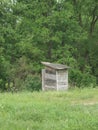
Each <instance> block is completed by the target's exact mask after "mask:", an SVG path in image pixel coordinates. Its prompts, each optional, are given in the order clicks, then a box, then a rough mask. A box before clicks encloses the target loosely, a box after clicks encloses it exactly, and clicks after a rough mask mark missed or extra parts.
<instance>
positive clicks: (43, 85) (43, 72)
mask: <svg viewBox="0 0 98 130" xmlns="http://www.w3.org/2000/svg"><path fill="white" fill-rule="evenodd" d="M42 90H43V91H44V90H45V69H42Z"/></svg>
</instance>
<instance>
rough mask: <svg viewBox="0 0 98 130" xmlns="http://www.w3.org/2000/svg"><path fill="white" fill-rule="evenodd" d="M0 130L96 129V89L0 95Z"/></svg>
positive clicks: (97, 126) (97, 103) (97, 111)
mask: <svg viewBox="0 0 98 130" xmlns="http://www.w3.org/2000/svg"><path fill="white" fill-rule="evenodd" d="M0 130H98V89H97V88H96V89H82V90H81V89H75V90H69V91H67V92H33V93H31V92H21V93H14V94H12V93H0Z"/></svg>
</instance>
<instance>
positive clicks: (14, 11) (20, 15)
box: [0, 0, 98, 90]
mask: <svg viewBox="0 0 98 130" xmlns="http://www.w3.org/2000/svg"><path fill="white" fill-rule="evenodd" d="M41 61H49V62H54V63H62V64H67V65H69V66H70V67H71V68H70V72H69V82H70V85H71V86H78V87H81V86H84V87H85V86H93V87H94V86H95V85H96V83H98V67H97V66H98V1H97V0H84V1H82V0H2V1H1V0H0V88H1V89H2V90H16V89H23V88H26V87H27V86H28V88H30V89H32V90H33V88H34V90H39V89H40V87H39V86H41V85H40V84H41V83H40V82H41V68H42V66H41ZM35 81H36V82H35ZM35 87H37V88H35Z"/></svg>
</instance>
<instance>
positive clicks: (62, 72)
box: [42, 62, 69, 91]
mask: <svg viewBox="0 0 98 130" xmlns="http://www.w3.org/2000/svg"><path fill="white" fill-rule="evenodd" d="M42 64H43V65H45V69H42V90H57V91H58V90H67V89H68V68H69V67H68V66H66V65H62V64H53V63H49V62H42Z"/></svg>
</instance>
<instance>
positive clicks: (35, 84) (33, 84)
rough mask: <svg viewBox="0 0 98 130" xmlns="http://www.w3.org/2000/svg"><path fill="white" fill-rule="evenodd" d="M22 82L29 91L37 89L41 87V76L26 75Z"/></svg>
mask: <svg viewBox="0 0 98 130" xmlns="http://www.w3.org/2000/svg"><path fill="white" fill-rule="evenodd" d="M24 83H25V88H26V89H27V90H29V91H39V90H40V89H41V78H40V76H38V75H34V76H33V75H28V76H27V78H26V80H25V82H24Z"/></svg>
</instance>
